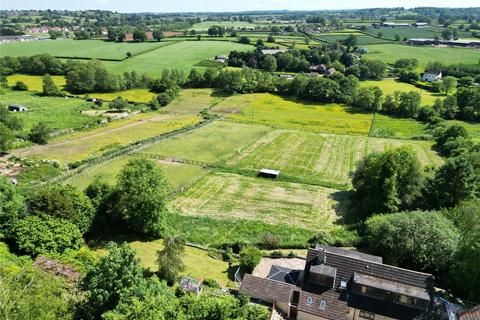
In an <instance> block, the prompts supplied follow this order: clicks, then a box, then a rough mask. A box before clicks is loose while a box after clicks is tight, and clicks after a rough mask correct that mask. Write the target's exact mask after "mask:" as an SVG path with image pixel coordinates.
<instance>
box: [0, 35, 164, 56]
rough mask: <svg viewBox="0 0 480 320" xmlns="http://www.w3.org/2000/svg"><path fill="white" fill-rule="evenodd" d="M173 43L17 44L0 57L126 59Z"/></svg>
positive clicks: (61, 41)
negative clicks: (37, 56) (128, 56)
mask: <svg viewBox="0 0 480 320" xmlns="http://www.w3.org/2000/svg"><path fill="white" fill-rule="evenodd" d="M170 44H171V42H168V41H162V42H140V43H128V42H108V41H102V40H71V39H58V40H45V41H30V42H16V43H8V44H3V45H2V50H1V51H0V56H2V57H3V56H13V57H18V56H25V55H34V54H41V53H48V54H50V55H52V56H55V57H62V58H92V59H115V60H122V59H124V58H126V56H127V52H130V53H132V54H133V55H136V54H140V53H142V52H146V51H149V50H154V49H156V48H160V47H163V46H167V45H170Z"/></svg>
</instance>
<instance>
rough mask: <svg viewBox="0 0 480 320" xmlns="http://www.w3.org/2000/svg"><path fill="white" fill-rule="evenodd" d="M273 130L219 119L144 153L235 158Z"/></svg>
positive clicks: (204, 158)
mask: <svg viewBox="0 0 480 320" xmlns="http://www.w3.org/2000/svg"><path fill="white" fill-rule="evenodd" d="M269 130H270V129H269V128H268V127H264V126H255V125H248V124H241V123H232V122H224V121H217V122H214V123H212V124H209V125H208V126H205V127H202V128H200V129H198V130H195V131H192V132H189V133H187V134H184V135H181V136H177V137H173V138H171V139H168V140H165V141H160V142H158V143H156V144H153V145H152V146H150V147H148V148H147V149H144V150H142V153H144V154H147V155H148V154H152V155H155V156H157V157H160V158H168V159H171V158H173V159H184V160H194V161H200V162H207V163H216V162H219V161H221V160H227V159H228V158H230V157H232V156H233V155H234V154H235V153H238V152H239V150H240V149H242V148H243V147H245V146H246V145H249V144H251V143H253V142H254V141H255V140H257V139H259V138H260V137H262V136H263V135H265V133H267V132H268V131H269Z"/></svg>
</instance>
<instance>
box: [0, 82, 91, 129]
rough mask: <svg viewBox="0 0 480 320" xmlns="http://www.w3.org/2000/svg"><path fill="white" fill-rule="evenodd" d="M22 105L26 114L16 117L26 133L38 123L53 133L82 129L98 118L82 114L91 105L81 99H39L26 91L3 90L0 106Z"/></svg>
mask: <svg viewBox="0 0 480 320" xmlns="http://www.w3.org/2000/svg"><path fill="white" fill-rule="evenodd" d="M12 103H13V104H23V105H24V106H25V107H27V108H28V111H27V112H19V113H17V116H18V117H19V118H20V119H22V121H23V131H24V132H28V131H29V130H30V129H31V128H32V127H33V126H34V125H36V124H37V123H38V122H40V121H41V122H46V123H47V124H48V125H49V127H50V128H51V129H52V130H53V131H61V130H65V129H73V128H79V127H83V126H84V125H86V124H93V123H96V122H97V120H98V119H99V118H98V117H93V116H89V115H86V114H82V113H81V111H85V110H91V109H92V104H91V103H87V102H85V101H84V100H82V99H75V98H68V99H66V98H60V97H41V96H37V95H34V94H32V93H30V92H27V91H12V90H5V91H4V92H3V93H2V94H1V95H0V104H2V105H8V104H12Z"/></svg>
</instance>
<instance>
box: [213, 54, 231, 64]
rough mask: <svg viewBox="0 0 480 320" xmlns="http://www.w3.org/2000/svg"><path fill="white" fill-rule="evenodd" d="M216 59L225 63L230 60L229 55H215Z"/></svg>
mask: <svg viewBox="0 0 480 320" xmlns="http://www.w3.org/2000/svg"><path fill="white" fill-rule="evenodd" d="M214 60H215V61H218V62H221V63H225V62H226V61H227V60H228V57H227V56H224V55H221V56H215V58H214Z"/></svg>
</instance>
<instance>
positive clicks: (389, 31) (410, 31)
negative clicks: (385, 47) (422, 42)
mask: <svg viewBox="0 0 480 320" xmlns="http://www.w3.org/2000/svg"><path fill="white" fill-rule="evenodd" d="M442 30H443V28H437V27H431V26H429V27H422V28H416V27H395V28H380V29H370V30H367V31H365V33H368V34H371V35H373V36H375V37H376V36H377V35H378V33H379V32H381V33H382V38H384V39H390V40H395V35H397V34H398V35H399V36H400V37H401V38H402V39H403V38H407V39H412V38H427V39H434V38H435V36H439V37H441V36H442Z"/></svg>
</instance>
